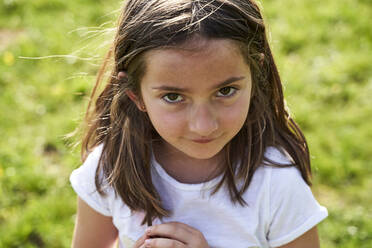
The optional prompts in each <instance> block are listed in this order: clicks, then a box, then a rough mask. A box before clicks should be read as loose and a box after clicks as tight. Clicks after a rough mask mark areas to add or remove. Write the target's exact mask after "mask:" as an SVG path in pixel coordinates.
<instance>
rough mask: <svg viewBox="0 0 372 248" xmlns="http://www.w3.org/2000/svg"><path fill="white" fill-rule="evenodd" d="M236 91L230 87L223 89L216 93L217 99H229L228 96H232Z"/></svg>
mask: <svg viewBox="0 0 372 248" xmlns="http://www.w3.org/2000/svg"><path fill="white" fill-rule="evenodd" d="M236 91H237V89H236V88H234V87H231V86H228V87H223V88H221V89H220V90H219V91H218V93H217V96H218V97H229V96H232V95H234V94H235V92H236Z"/></svg>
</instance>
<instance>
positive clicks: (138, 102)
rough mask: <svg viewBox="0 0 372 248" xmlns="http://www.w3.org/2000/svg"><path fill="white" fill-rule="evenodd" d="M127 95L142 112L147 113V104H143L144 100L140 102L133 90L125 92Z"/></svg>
mask: <svg viewBox="0 0 372 248" xmlns="http://www.w3.org/2000/svg"><path fill="white" fill-rule="evenodd" d="M125 93H126V94H127V96H128V97H129V99H130V100H132V102H134V103H135V104H136V106H137V108H138V109H139V110H140V111H142V112H146V107H145V104H144V103H143V102H142V100H140V99H139V98H138V97H137V95H136V94H134V93H133V91H131V90H127V91H125Z"/></svg>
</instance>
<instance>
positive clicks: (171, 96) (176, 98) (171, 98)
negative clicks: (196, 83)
mask: <svg viewBox="0 0 372 248" xmlns="http://www.w3.org/2000/svg"><path fill="white" fill-rule="evenodd" d="M162 98H163V99H164V101H166V102H168V103H178V102H181V101H183V97H182V96H181V95H180V94H177V93H168V94H166V95H164V96H163V97H162Z"/></svg>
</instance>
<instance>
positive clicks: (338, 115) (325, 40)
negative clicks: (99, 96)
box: [0, 0, 372, 248]
mask: <svg viewBox="0 0 372 248" xmlns="http://www.w3.org/2000/svg"><path fill="white" fill-rule="evenodd" d="M260 3H261V5H262V7H263V12H264V15H265V17H266V23H267V25H268V29H269V30H270V34H271V38H270V39H271V45H272V48H273V50H274V55H275V58H276V61H277V64H278V67H279V69H280V73H281V76H282V80H283V84H284V87H285V95H286V99H287V102H288V105H289V106H290V108H291V112H292V114H293V115H294V117H295V119H296V120H297V121H298V123H299V124H300V126H301V128H302V129H303V131H304V133H305V135H306V137H307V139H308V142H309V146H310V150H311V154H312V164H313V171H314V187H313V191H314V193H315V195H316V196H317V199H318V200H319V202H320V203H321V204H323V205H325V206H326V207H327V208H328V210H329V214H330V215H329V218H328V219H326V220H325V221H324V222H323V223H321V224H320V225H319V231H320V238H321V242H322V247H325V248H335V247H342V248H344V247H345V248H346V247H358V248H367V247H372V221H371V220H372V208H371V205H372V198H371V193H370V192H371V190H372V164H371V163H372V142H371V140H372V125H371V123H372V96H371V95H372V28H371V21H372V19H371V17H372V1H370V0H343V1H339V0H323V1H320V0H313V1H298V0H281V1H274V0H266V1H264V2H263V1H261V2H260ZM120 6H121V2H119V1H113V0H105V1H103V0H33V1H29V0H1V1H0V137H1V139H0V247H69V246H70V242H71V236H72V231H73V225H74V218H75V199H76V196H75V194H74V192H73V191H72V189H71V188H70V186H69V182H68V176H69V174H70V172H71V171H72V170H73V169H74V168H76V167H78V166H79V164H80V160H79V150H78V148H75V149H72V148H71V147H70V143H71V142H72V141H71V140H70V141H68V140H65V139H63V136H64V135H65V134H67V133H69V132H71V131H73V130H74V128H75V127H76V126H77V125H78V123H79V122H80V120H81V119H82V116H83V113H84V109H85V108H86V106H87V98H88V96H89V93H90V90H91V89H92V87H93V84H94V80H95V74H96V72H97V70H98V66H99V64H100V62H101V60H102V56H103V55H104V53H105V52H106V50H107V47H108V44H109V43H107V41H108V42H110V41H111V40H110V39H111V37H112V32H109V31H110V29H109V28H113V27H114V24H115V20H116V18H117V16H118V13H119V12H118V10H119V8H120ZM50 55H70V56H54V57H45V56H50ZM38 57H43V59H35V58H38ZM28 58H33V59H28ZM88 58H89V59H88Z"/></svg>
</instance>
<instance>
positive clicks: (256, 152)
mask: <svg viewBox="0 0 372 248" xmlns="http://www.w3.org/2000/svg"><path fill="white" fill-rule="evenodd" d="M195 35H197V36H200V37H202V38H204V39H230V40H234V41H236V42H237V43H239V44H240V45H239V47H240V50H241V52H242V54H243V55H244V57H245V59H246V62H247V64H248V65H249V66H250V69H251V73H252V85H253V86H252V97H251V103H250V108H249V113H248V116H247V118H246V122H245V124H244V125H243V127H242V129H241V130H240V131H239V133H238V134H237V135H236V136H235V137H234V138H233V139H232V140H231V141H230V142H229V143H228V144H227V145H226V147H225V148H224V150H225V158H226V163H225V167H224V172H223V177H222V179H221V180H220V182H219V183H218V184H217V185H216V187H215V188H214V190H213V192H212V194H214V193H215V192H217V191H218V190H219V189H220V188H221V186H223V185H224V184H226V186H227V188H228V189H229V193H230V198H231V200H232V201H233V202H239V203H240V204H242V205H244V204H246V202H245V201H244V199H243V198H242V195H243V193H244V192H245V191H246V189H247V188H248V186H249V184H250V182H251V179H252V176H253V174H254V172H255V171H256V169H257V168H258V167H259V166H260V165H262V164H263V163H265V164H270V165H272V166H285V165H281V164H277V163H275V162H273V161H269V160H268V159H267V158H265V157H264V151H265V149H266V147H268V146H275V147H277V148H279V149H282V150H283V151H285V152H287V153H288V154H289V155H290V156H291V158H292V160H293V164H294V165H295V166H296V167H297V168H298V169H299V170H300V171H301V174H302V177H303V178H304V180H305V181H306V183H308V184H309V185H310V177H311V169H310V160H309V151H308V147H307V143H306V140H305V137H304V136H303V134H302V132H301V130H300V128H299V127H298V126H297V125H296V123H295V122H294V120H293V119H292V118H291V117H290V116H289V113H288V112H287V110H286V107H285V103H284V99H283V92H282V85H281V81H280V77H279V74H278V70H277V67H276V65H275V62H274V58H273V56H272V54H271V50H270V47H269V44H268V41H267V37H266V30H265V26H264V23H263V19H262V16H261V13H260V10H259V7H258V6H257V5H256V3H255V2H254V1H253V0H172V1H169V0H127V1H126V4H125V6H124V8H123V11H122V15H121V17H120V19H119V25H118V29H117V34H116V37H115V41H114V43H113V47H112V49H111V50H110V52H109V53H108V55H107V58H106V60H105V63H104V64H103V66H102V67H101V70H100V72H99V75H98V78H97V82H96V85H95V87H94V89H93V92H92V95H91V98H90V102H89V106H88V110H87V115H86V124H87V127H88V128H87V129H86V132H85V134H84V138H83V142H82V158H83V160H85V158H86V156H87V154H88V153H89V152H90V151H91V150H92V149H93V148H94V147H95V146H97V145H99V144H102V143H103V151H102V156H101V158H100V161H99V166H98V169H97V171H96V186H97V189H98V191H99V192H100V193H101V194H104V192H103V181H102V177H100V176H99V174H100V172H103V174H102V175H103V178H104V179H105V180H106V181H107V182H108V184H109V185H110V186H112V187H113V188H114V190H115V191H116V193H117V194H118V195H119V196H120V197H121V199H122V200H123V201H124V203H125V204H127V205H128V207H130V209H132V210H134V211H145V218H144V219H143V222H142V224H145V223H146V222H147V224H148V225H151V223H152V220H153V219H154V218H157V217H158V218H161V217H164V216H168V215H169V214H170V212H169V210H167V209H165V208H164V207H163V206H162V202H161V198H160V196H159V194H158V192H157V190H156V189H155V187H154V185H153V183H152V180H151V170H150V169H151V161H150V154H151V143H152V142H153V140H155V139H158V138H159V135H158V134H157V133H156V131H155V130H154V128H153V126H152V124H151V122H150V120H149V118H148V116H147V114H146V113H144V112H141V111H140V110H139V109H138V108H137V107H136V105H135V104H134V103H133V102H132V100H130V99H129V97H128V96H127V94H126V91H127V90H131V91H133V92H134V93H135V94H136V95H137V96H140V87H139V85H140V81H141V77H142V76H143V74H144V71H145V69H146V68H145V67H146V64H145V61H144V59H143V57H144V56H143V55H144V53H145V52H146V51H149V50H150V49H154V48H164V47H168V46H177V45H180V44H182V43H183V42H185V41H187V40H190V39H191V38H192V37H194V36H195ZM111 57H113V59H114V67H113V69H112V72H111V77H110V78H109V80H108V82H107V84H106V85H105V87H104V89H103V91H102V93H100V95H99V96H98V98H97V99H95V100H94V96H95V94H96V91H97V89H98V85H99V84H100V82H101V81H102V75H103V73H104V71H105V70H107V66H106V62H107V60H108V59H109V58H111ZM120 71H125V72H126V74H127V75H128V76H127V77H126V78H118V77H117V75H118V73H119V72H120ZM94 101H95V104H94V105H91V103H92V102H94ZM238 162H240V166H237V164H239V163H238ZM237 180H243V184H242V186H241V187H237V183H236V182H237Z"/></svg>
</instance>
